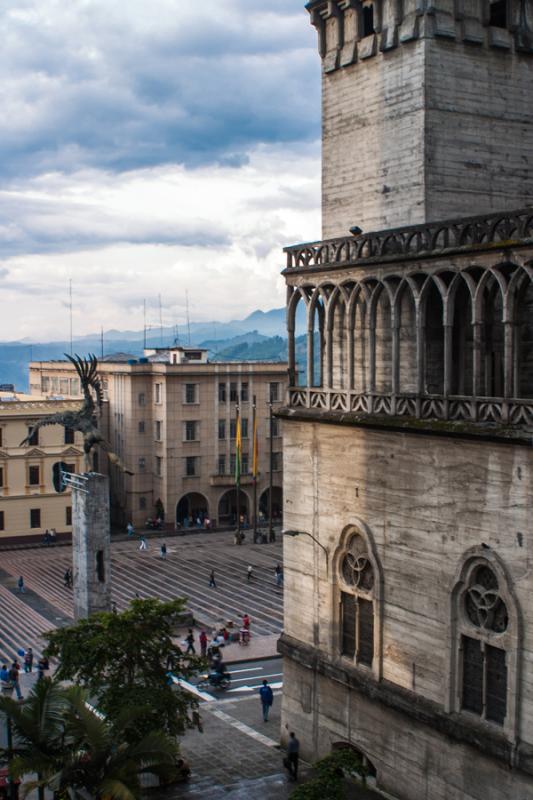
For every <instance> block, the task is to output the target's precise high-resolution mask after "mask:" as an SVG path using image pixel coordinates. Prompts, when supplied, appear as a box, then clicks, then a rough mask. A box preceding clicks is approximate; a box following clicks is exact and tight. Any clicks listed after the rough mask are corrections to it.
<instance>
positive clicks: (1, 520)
mask: <svg viewBox="0 0 533 800" xmlns="http://www.w3.org/2000/svg"><path fill="white" fill-rule="evenodd" d="M3 530H5V517H4V512H3V511H0V531H3Z"/></svg>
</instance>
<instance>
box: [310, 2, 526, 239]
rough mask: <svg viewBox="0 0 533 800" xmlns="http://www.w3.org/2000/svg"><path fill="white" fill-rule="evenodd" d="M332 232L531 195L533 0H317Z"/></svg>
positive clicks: (326, 197)
mask: <svg viewBox="0 0 533 800" xmlns="http://www.w3.org/2000/svg"><path fill="white" fill-rule="evenodd" d="M307 8H308V10H309V12H310V14H311V21H312V24H313V25H314V26H315V28H316V29H317V31H318V40H319V51H320V55H321V59H322V71H323V78H322V96H323V109H322V113H323V165H324V166H323V188H322V192H323V194H322V198H323V237H324V238H331V237H335V236H345V235H347V234H348V232H349V229H350V228H351V227H352V226H354V225H357V226H359V227H360V228H362V229H363V230H364V231H369V230H378V229H383V228H394V227H398V226H400V225H412V224H416V223H422V222H426V221H435V220H437V219H447V218H450V217H456V216H460V215H465V214H482V213H486V212H490V211H494V210H499V209H501V208H518V207H520V206H525V205H529V204H531V203H533V170H532V169H531V167H532V164H531V161H532V159H533V57H532V56H533V33H532V31H533V3H532V2H531V0H496V1H495V2H489V0H363V2H361V1H360V0H312V1H311V2H310V3H308V5H307Z"/></svg>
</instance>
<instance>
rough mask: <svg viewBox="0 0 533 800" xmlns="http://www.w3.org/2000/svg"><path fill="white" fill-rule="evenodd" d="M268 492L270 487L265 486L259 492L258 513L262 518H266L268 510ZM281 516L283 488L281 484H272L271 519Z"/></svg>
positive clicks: (277, 518) (278, 518)
mask: <svg viewBox="0 0 533 800" xmlns="http://www.w3.org/2000/svg"><path fill="white" fill-rule="evenodd" d="M269 494H270V488H269V487H268V486H267V488H266V489H264V490H263V491H262V492H261V494H260V495H259V503H258V508H259V513H260V515H262V516H263V518H264V519H268V510H269V503H268V496H269ZM282 517H283V489H282V487H281V486H273V487H272V519H274V520H280V519H282Z"/></svg>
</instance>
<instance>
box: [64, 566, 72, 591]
mask: <svg viewBox="0 0 533 800" xmlns="http://www.w3.org/2000/svg"><path fill="white" fill-rule="evenodd" d="M63 582H64V584H65V588H66V589H72V571H71V570H70V568H68V569H67V570H66V572H65V574H64V575H63Z"/></svg>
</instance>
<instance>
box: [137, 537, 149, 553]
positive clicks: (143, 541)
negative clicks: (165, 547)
mask: <svg viewBox="0 0 533 800" xmlns="http://www.w3.org/2000/svg"><path fill="white" fill-rule="evenodd" d="M139 539H140V541H141V543H140V545H139V550H148V545H147V544H146V539H145V538H144V536H143V535H142V534H141V536H140V537H139Z"/></svg>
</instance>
